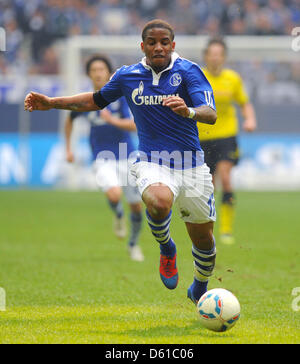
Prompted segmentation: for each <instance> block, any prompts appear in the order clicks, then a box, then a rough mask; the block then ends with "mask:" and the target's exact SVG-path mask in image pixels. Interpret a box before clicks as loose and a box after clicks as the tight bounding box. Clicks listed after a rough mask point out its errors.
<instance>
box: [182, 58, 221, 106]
mask: <svg viewBox="0 0 300 364" xmlns="http://www.w3.org/2000/svg"><path fill="white" fill-rule="evenodd" d="M186 85H187V92H188V94H189V96H190V98H191V99H192V102H193V105H188V106H194V107H199V106H204V105H206V106H209V107H211V108H212V109H214V110H216V106H215V98H214V93H213V89H212V87H211V85H210V83H209V82H208V80H207V78H206V77H205V75H204V73H203V72H202V70H201V68H200V67H199V66H198V65H197V64H196V63H194V64H193V65H192V66H191V67H190V69H189V70H188V71H187V72H186Z"/></svg>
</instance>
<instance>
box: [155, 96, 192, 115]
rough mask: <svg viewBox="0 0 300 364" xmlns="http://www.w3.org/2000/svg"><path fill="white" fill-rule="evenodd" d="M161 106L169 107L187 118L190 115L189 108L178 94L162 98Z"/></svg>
mask: <svg viewBox="0 0 300 364" xmlns="http://www.w3.org/2000/svg"><path fill="white" fill-rule="evenodd" d="M162 105H163V106H167V107H169V108H170V109H171V110H172V111H174V112H175V113H176V114H178V115H180V116H182V117H184V118H187V117H188V116H189V115H190V111H189V108H188V107H187V106H186V103H185V101H184V100H183V99H182V98H181V97H179V96H170V97H167V98H166V99H164V100H163V103H162Z"/></svg>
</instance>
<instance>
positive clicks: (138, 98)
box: [131, 81, 179, 106]
mask: <svg viewBox="0 0 300 364" xmlns="http://www.w3.org/2000/svg"><path fill="white" fill-rule="evenodd" d="M144 89H145V87H144V82H143V81H141V82H140V84H139V87H138V88H135V89H134V90H133V91H132V94H131V98H132V101H133V102H134V103H135V104H136V105H138V106H140V105H160V104H161V103H162V102H163V100H164V99H166V98H167V97H170V96H179V94H176V95H175V94H173V95H145V96H144V95H143V93H144Z"/></svg>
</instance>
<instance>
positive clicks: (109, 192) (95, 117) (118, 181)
mask: <svg viewBox="0 0 300 364" xmlns="http://www.w3.org/2000/svg"><path fill="white" fill-rule="evenodd" d="M86 73H87V75H88V77H89V78H90V80H91V82H92V85H93V89H94V91H95V92H96V91H99V90H101V89H102V87H103V86H104V85H105V84H106V83H107V82H108V81H109V79H110V76H111V73H112V65H111V62H110V60H109V59H108V58H107V57H104V56H102V55H94V56H92V57H91V58H90V59H89V60H88V61H87V64H86ZM79 116H81V117H85V118H86V119H87V120H88V121H89V122H90V123H91V131H90V146H91V149H92V154H93V160H94V169H95V171H96V176H97V182H98V184H99V185H100V187H101V189H102V191H103V192H104V193H105V194H106V197H107V199H108V202H109V205H110V207H111V209H112V210H113V212H114V215H115V220H114V232H115V234H116V236H117V237H118V238H120V239H122V238H125V236H126V223H125V217H124V209H123V205H122V190H123V191H124V194H125V196H126V199H127V201H128V203H129V206H130V210H131V214H130V223H131V225H130V226H131V232H130V238H129V242H128V252H129V254H130V257H131V259H132V260H135V261H143V260H144V256H143V253H142V250H141V248H140V246H139V245H138V239H139V235H140V231H141V225H142V205H141V197H140V194H139V191H138V189H137V187H134V186H131V185H127V186H126V185H125V186H122V184H123V183H122V180H124V181H126V180H127V174H128V163H129V164H132V163H133V162H134V160H132V161H129V160H128V156H129V155H130V154H131V153H132V154H133V152H134V149H135V148H134V146H133V142H132V139H131V136H130V133H129V132H128V131H135V130H136V128H135V124H134V122H133V120H132V117H131V115H130V111H129V108H128V105H127V102H126V99H125V97H121V98H120V99H119V100H117V101H115V102H114V103H112V104H110V105H108V106H107V108H106V109H105V110H102V111H100V110H98V111H91V112H88V113H81V112H76V111H71V113H70V114H69V115H68V117H67V120H66V123H65V138H66V152H67V161H68V162H73V161H74V155H73V152H72V148H71V135H72V130H73V121H74V120H75V119H76V118H78V117H79ZM109 123H110V124H109ZM111 123H115V124H117V125H118V126H119V127H116V126H113V125H111ZM120 143H124V144H125V145H126V151H127V152H126V154H123V155H120V153H119V144H120ZM103 151H108V152H109V153H108V155H107V159H106V160H103V159H102V160H101V159H97V157H98V155H99V153H101V152H103ZM111 153H112V154H111ZM111 157H112V158H111ZM116 161H118V163H116Z"/></svg>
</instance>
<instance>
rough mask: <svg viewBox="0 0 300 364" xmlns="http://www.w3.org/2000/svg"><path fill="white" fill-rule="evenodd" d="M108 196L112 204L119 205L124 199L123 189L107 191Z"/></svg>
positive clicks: (113, 188) (114, 188) (117, 188)
mask: <svg viewBox="0 0 300 364" xmlns="http://www.w3.org/2000/svg"><path fill="white" fill-rule="evenodd" d="M106 196H107V198H108V199H109V201H111V202H112V203H118V202H119V201H120V200H121V197H122V189H121V188H120V187H118V186H117V187H112V188H110V189H109V190H108V191H106Z"/></svg>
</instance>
